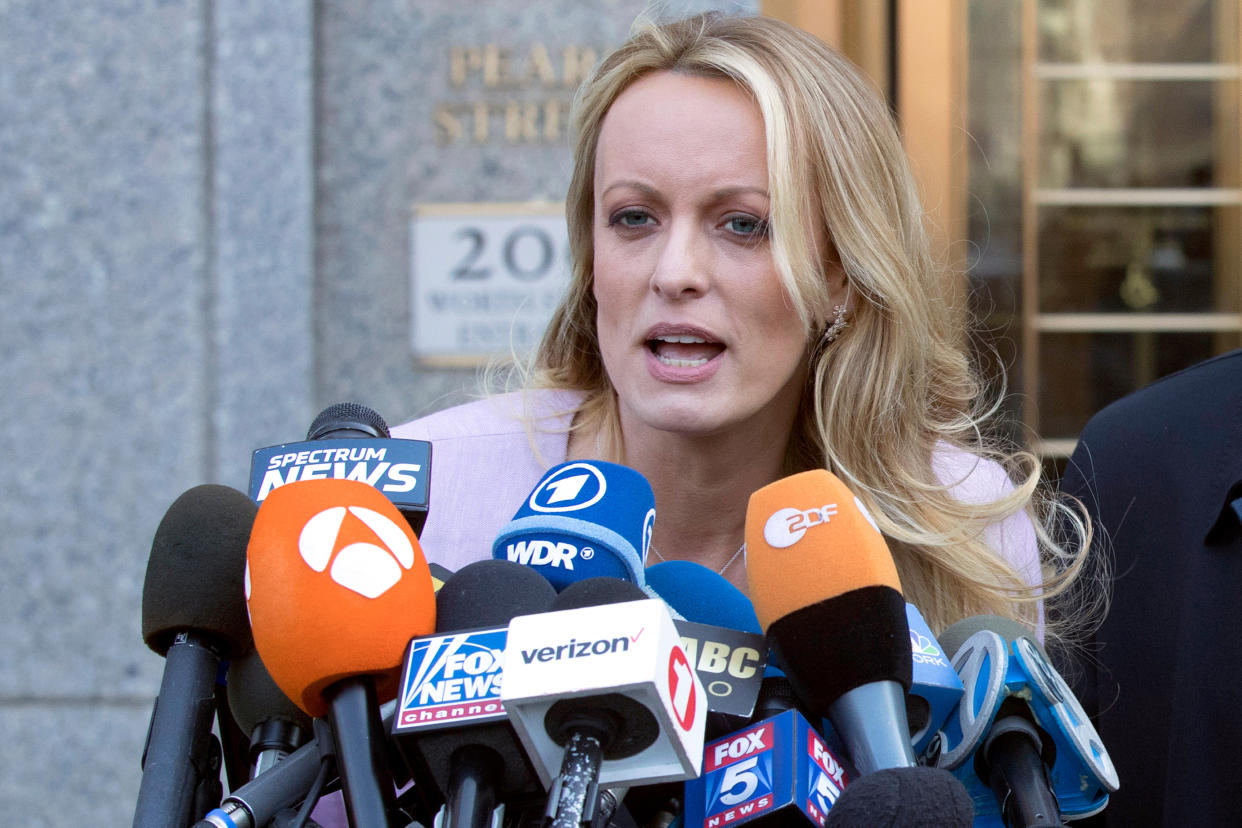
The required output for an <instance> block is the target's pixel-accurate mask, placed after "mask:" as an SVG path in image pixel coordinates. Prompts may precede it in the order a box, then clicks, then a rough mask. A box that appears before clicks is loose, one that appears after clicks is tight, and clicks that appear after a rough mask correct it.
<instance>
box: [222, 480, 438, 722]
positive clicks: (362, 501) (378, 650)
mask: <svg viewBox="0 0 1242 828" xmlns="http://www.w3.org/2000/svg"><path fill="white" fill-rule="evenodd" d="M246 586H247V593H246V594H247V601H248V606H249V608H250V623H251V628H252V630H253V632H254V643H255V647H256V649H258V651H259V655H260V656H261V657H262V659H263V663H264V664H265V665H266V666H267V669H268V671H269V672H270V673H271V675H272V678H273V679H274V680H275V682H276V684H277V686H279V687H280V689H281V690H283V691H284V692H285V694H286V695H287V696H289V698H290V699H292V700H293V701H294V702H295V703H297V705H298V706H299V707H301V708H302V709H303V710H305V711H306V712H307V713H309V714H310V715H311V716H316V717H318V716H322V715H324V714H325V713H326V712H327V707H328V706H327V704H326V702H325V701H324V698H323V691H324V689H325V688H327V687H328V686H329V685H331V684H333V683H335V682H337V681H339V680H341V679H344V678H349V677H351V676H371V677H372V678H373V680H374V682H375V692H376V695H377V697H378V698H379V700H380V701H381V702H383V701H387V700H389V699H391V698H393V697H394V696H395V695H396V692H397V684H398V683H399V679H400V675H399V674H400V670H401V663H402V658H403V656H404V654H405V648H406V645H407V644H408V643H409V641H410V639H411V638H413V637H415V636H420V635H428V634H430V633H431V632H432V631H433V630H434V629H435V593H434V591H433V589H432V583H431V572H430V570H429V569H428V568H427V561H426V559H425V558H424V557H423V552H422V549H421V547H420V546H419V544H418V539H417V538H416V537H415V536H414V533H413V531H412V530H411V529H410V525H409V523H408V522H407V521H406V520H405V518H404V517H402V515H401V513H400V512H399V511H397V507H396V506H394V505H393V504H392V501H390V500H389V499H388V498H386V497H385V496H384V495H383V494H382V493H380V492H379V491H378V490H377V489H375V488H374V487H372V486H369V485H367V484H366V483H362V482H360V481H355V480H337V479H322V480H302V481H298V482H296V483H288V484H286V485H284V486H281V487H279V488H276V489H273V490H272V492H271V493H270V494H269V495H268V496H267V498H266V499H265V500H264V501H263V505H262V506H260V507H259V512H258V514H257V515H256V516H255V522H254V528H253V530H252V531H251V534H250V545H249V547H248V550H247V582H246Z"/></svg>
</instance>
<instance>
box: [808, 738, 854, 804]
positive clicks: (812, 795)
mask: <svg viewBox="0 0 1242 828" xmlns="http://www.w3.org/2000/svg"><path fill="white" fill-rule="evenodd" d="M807 756H809V757H810V759H811V761H810V763H808V765H807V768H808V771H807V799H806V808H805V811H806V814H807V816H809V817H811V818H812V819H814V820H815V821H816V822H818V823H819V824H820V825H823V824H824V821H825V820H826V819H827V818H828V809H830V808H831V807H832V806H833V805H835V804H836V803H837V799H838V798H839V797H840V796H841V791H842V790H843V789H844V788H845V785H846V783H847V782H848V780H847V779H846V777H845V768H843V767H842V766H841V762H840V761H839V760H838V759H837V757H836V756H835V755H833V753H832V751H830V750H829V749H828V746H827V745H825V744H824V741H823V740H822V739H820V738H819V736H817V735H816V734H815V732H814V731H811V730H808V731H807Z"/></svg>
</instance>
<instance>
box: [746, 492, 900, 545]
mask: <svg viewBox="0 0 1242 828" xmlns="http://www.w3.org/2000/svg"><path fill="white" fill-rule="evenodd" d="M854 507H855V508H856V509H858V511H859V512H861V513H862V516H863V517H864V518H866V520H867V523H869V524H870V525H871V528H872V529H875V531H877V532H879V531H880V528H879V526H877V525H876V522H875V519H874V518H872V517H871V513H870V512H868V511H867V507H866V506H864V505H863V503H862V501H861V500H859V499H858V498H857V497H855V498H854ZM838 511H839V510H838V507H837V504H835V503H826V504H824V505H823V506H812V507H811V508H809V509H794V508H785V509H777V510H776V511H775V512H773V513H772V515H771V516H770V517H769V518H768V520H767V522H766V523H765V524H764V525H763V539H764V540H765V541H766V542H767V544H768V545H769V546H771V547H773V548H775V549H786V548H788V547H790V546H793V545H794V544H795V543H797V542H798V541H800V540H802V537H803V535H805V534H806V532H807V530H808V529H810V528H812V527H814V526H819V525H820V524H825V523H829V522H831V520H832V518H833V517H835V516H836V514H837V513H838Z"/></svg>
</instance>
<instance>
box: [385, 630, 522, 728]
mask: <svg viewBox="0 0 1242 828" xmlns="http://www.w3.org/2000/svg"><path fill="white" fill-rule="evenodd" d="M507 635H508V631H507V630H506V629H495V630H477V631H474V632H469V633H457V634H454V635H441V636H432V637H428V638H421V639H415V640H414V641H411V642H410V648H409V651H408V653H407V655H406V662H405V675H404V676H403V679H402V682H401V695H400V700H401V704H400V707H399V708H398V709H397V713H396V722H395V725H394V728H393V729H394V730H396V731H398V732H399V731H402V730H416V729H420V728H434V727H437V726H447V725H456V724H461V723H462V722H466V721H483V720H488V719H497V718H502V717H504V716H505V709H504V705H503V704H501V701H500V686H501V679H502V678H503V674H504V649H505V640H506V638H507Z"/></svg>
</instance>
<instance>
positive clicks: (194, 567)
mask: <svg viewBox="0 0 1242 828" xmlns="http://www.w3.org/2000/svg"><path fill="white" fill-rule="evenodd" d="M254 519H255V506H254V504H253V503H252V502H251V501H250V500H249V499H248V498H247V497H246V496H245V495H244V494H242V493H241V492H238V491H236V490H234V489H230V488H228V487H227V486H218V485H214V484H206V485H202V486H196V487H194V488H192V489H190V490H188V491H186V492H185V493H184V494H182V495H181V496H180V497H178V498H177V499H176V500H175V501H174V502H173V504H172V505H171V506H170V507H169V508H168V511H167V512H166V513H165V514H164V517H163V519H161V520H160V524H159V526H158V528H157V529H156V530H155V537H154V539H153V540H152V543H151V554H150V557H149V559H148V560H147V571H146V578H145V580H144V582H143V586H142V638H143V640H144V641H145V642H146V644H147V646H148V647H150V648H151V649H152V650H154V651H155V652H157V653H159V654H160V655H162V656H164V659H165V661H164V676H163V679H162V681H161V683H160V691H159V695H158V696H157V697H156V701H155V709H154V710H153V711H152V714H151V724H150V728H149V730H148V732H147V742H146V746H145V748H144V750H143V757H142V781H141V783H140V785H139V788H138V802H137V806H136V807H135V810H134V826H135V828H164V826H167V828H183V826H184V825H186V823H188V822H189V820H190V818H191V815H192V813H194V812H200V813H201V811H202V810H205V809H206V808H207V807H210V803H212V802H215V801H217V800H218V799H219V797H220V793H221V785H220V777H219V759H220V752H219V745H218V743H217V742H216V741H215V737H214V736H213V735H212V733H211V720H212V716H213V714H214V711H215V695H214V688H215V684H216V675H217V673H218V671H219V666H220V661H221V659H228V658H233V657H235V656H238V655H241V654H242V653H244V652H246V651H247V650H249V649H250V647H251V636H250V624H249V622H248V621H247V618H246V606H245V599H244V597H243V586H242V582H243V573H244V571H245V559H246V540H247V538H248V537H249V534H250V528H251V524H252V523H253V522H254Z"/></svg>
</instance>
